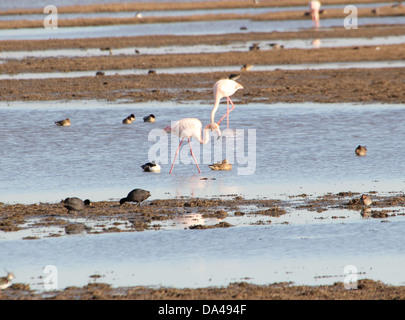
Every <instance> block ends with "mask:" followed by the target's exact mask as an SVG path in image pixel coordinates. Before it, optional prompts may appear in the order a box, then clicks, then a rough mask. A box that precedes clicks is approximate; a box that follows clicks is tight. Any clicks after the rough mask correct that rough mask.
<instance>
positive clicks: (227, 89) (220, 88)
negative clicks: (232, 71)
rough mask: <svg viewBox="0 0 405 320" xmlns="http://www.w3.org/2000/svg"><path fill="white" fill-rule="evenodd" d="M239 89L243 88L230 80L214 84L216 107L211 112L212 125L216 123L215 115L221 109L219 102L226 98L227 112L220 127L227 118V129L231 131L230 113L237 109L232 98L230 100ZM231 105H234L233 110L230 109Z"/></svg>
mask: <svg viewBox="0 0 405 320" xmlns="http://www.w3.org/2000/svg"><path fill="white" fill-rule="evenodd" d="M239 89H243V86H242V85H241V84H240V83H238V82H236V81H234V80H230V79H221V80H218V81H217V82H216V83H215V84H214V88H213V91H214V107H213V108H212V111H211V123H214V122H215V121H214V118H215V113H216V112H217V110H218V107H219V102H220V100H221V99H222V98H225V97H226V104H227V112H226V114H225V115H224V116H223V117H222V118H221V119H220V120H219V121H218V125H219V124H220V123H221V122H222V120H224V118H225V117H227V128H228V129H229V113H230V112H231V111H232V110H233V109H234V108H235V105H234V104H233V102H232V100H231V98H229V97H230V96H231V95H233V94H234V93H235V92H236V91H238V90H239ZM229 103H230V104H232V108H231V109H229Z"/></svg>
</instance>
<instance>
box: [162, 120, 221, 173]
mask: <svg viewBox="0 0 405 320" xmlns="http://www.w3.org/2000/svg"><path fill="white" fill-rule="evenodd" d="M209 130H211V131H215V132H216V133H217V135H218V137H220V136H221V130H220V129H219V125H218V124H216V123H210V124H208V125H206V126H205V128H204V133H202V123H201V121H200V120H198V119H196V118H184V119H181V120H178V121H176V122H174V123H173V124H172V126H168V127H166V128H164V131H166V132H167V133H172V134H174V135H176V136H178V137H179V138H181V141H180V144H179V147H178V148H177V150H176V154H175V156H174V160H173V164H172V167H171V168H170V172H169V173H172V170H173V166H174V163H175V161H176V158H177V154H178V152H179V150H180V147H181V144H182V143H183V141H184V139H185V138H187V139H188V144H189V146H190V152H191V155H192V156H193V159H194V162H195V164H196V166H197V169H198V172H199V173H201V170H200V167H199V166H198V163H197V160H196V158H195V156H194V153H193V149H192V148H191V144H190V138H196V139H197V141H198V142H199V143H201V144H207V143H208V141H209V138H210V136H209Z"/></svg>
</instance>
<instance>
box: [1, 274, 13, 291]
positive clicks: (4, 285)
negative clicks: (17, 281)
mask: <svg viewBox="0 0 405 320" xmlns="http://www.w3.org/2000/svg"><path fill="white" fill-rule="evenodd" d="M13 279H14V275H13V274H12V273H10V272H8V273H7V276H5V277H1V278H0V290H3V289H6V288H8V287H9V286H11V280H13Z"/></svg>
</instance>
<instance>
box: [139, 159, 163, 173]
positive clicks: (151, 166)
mask: <svg viewBox="0 0 405 320" xmlns="http://www.w3.org/2000/svg"><path fill="white" fill-rule="evenodd" d="M141 168H142V169H143V171H145V172H160V165H159V164H157V163H156V162H155V161H152V162H148V163H145V164H144V165H143V166H141Z"/></svg>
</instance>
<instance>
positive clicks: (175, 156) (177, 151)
mask: <svg viewBox="0 0 405 320" xmlns="http://www.w3.org/2000/svg"><path fill="white" fill-rule="evenodd" d="M183 140H184V138H183V139H181V141H180V144H179V147H178V148H177V150H176V154H175V155H174V160H173V163H172V167H171V168H170V172H169V174H171V173H172V170H173V167H174V163H175V162H176V158H177V154H178V153H179V150H180V147H181V144H182V143H183ZM189 141H190V139H189Z"/></svg>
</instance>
